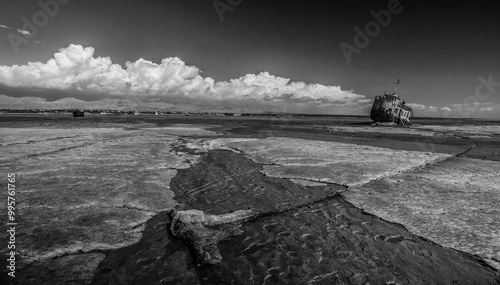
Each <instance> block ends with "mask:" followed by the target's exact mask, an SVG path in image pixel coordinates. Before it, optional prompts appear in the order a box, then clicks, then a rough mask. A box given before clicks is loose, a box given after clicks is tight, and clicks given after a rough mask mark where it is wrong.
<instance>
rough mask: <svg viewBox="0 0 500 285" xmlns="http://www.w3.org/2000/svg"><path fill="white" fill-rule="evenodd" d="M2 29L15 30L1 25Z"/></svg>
mask: <svg viewBox="0 0 500 285" xmlns="http://www.w3.org/2000/svg"><path fill="white" fill-rule="evenodd" d="M0 28H4V29H7V30H13V28H11V27H9V26H6V25H0Z"/></svg>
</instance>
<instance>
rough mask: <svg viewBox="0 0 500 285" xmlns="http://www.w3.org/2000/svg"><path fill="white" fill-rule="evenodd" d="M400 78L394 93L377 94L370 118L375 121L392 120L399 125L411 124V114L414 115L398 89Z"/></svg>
mask: <svg viewBox="0 0 500 285" xmlns="http://www.w3.org/2000/svg"><path fill="white" fill-rule="evenodd" d="M399 84H400V83H399V79H398V81H397V82H396V88H395V89H394V92H393V93H386V92H384V95H382V96H375V100H374V101H373V106H372V110H371V112H370V118H371V119H372V120H373V121H374V122H375V123H382V122H386V123H388V122H392V123H394V124H398V125H409V124H410V116H411V115H413V110H412V108H411V107H408V106H407V105H405V101H403V100H401V98H400V97H399V95H398V94H396V91H397V90H398V85H399Z"/></svg>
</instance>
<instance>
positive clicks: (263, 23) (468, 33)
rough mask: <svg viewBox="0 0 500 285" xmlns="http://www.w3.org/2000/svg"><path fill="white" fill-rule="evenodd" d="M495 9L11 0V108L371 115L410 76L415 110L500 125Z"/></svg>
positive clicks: (0, 7) (0, 38)
mask: <svg viewBox="0 0 500 285" xmlns="http://www.w3.org/2000/svg"><path fill="white" fill-rule="evenodd" d="M495 8H496V6H495V2H493V1H479V0H478V1H467V2H460V3H458V2H456V1H454V2H452V1H439V3H437V1H423V0H421V1H419V0H414V1H410V0H400V1H397V0H389V1H387V0H384V1H378V0H377V1H359V0H352V1H307V2H306V1H269V0H268V1H263V0H252V1H250V0H171V1H169V0H149V1H131V0H120V1H118V0H106V1H102V0H40V1H33V0H32V1H28V0H0V104H1V105H0V108H8V107H9V106H10V105H9V104H12V102H16V100H17V101H19V102H27V101H29V100H26V98H23V97H32V98H33V100H36V101H37V102H39V101H40V100H42V101H43V102H46V103H47V106H50V103H51V102H54V101H57V100H61V99H64V98H76V99H79V100H82V101H99V100H104V99H111V100H116V102H118V101H119V100H125V99H126V100H131V101H134V102H136V103H137V104H138V106H140V104H141V102H145V103H148V104H151V102H165V103H184V104H193V105H214V106H226V107H231V108H241V109H244V110H247V111H251V110H264V111H276V112H295V113H314V114H356V115H368V114H369V110H370V108H371V104H372V102H373V99H374V97H375V96H376V95H381V94H382V93H383V92H384V90H386V89H387V91H393V90H394V87H395V82H396V81H397V80H398V79H399V80H400V82H401V85H399V86H398V93H399V95H400V96H401V97H402V98H403V100H405V101H406V102H407V103H408V104H409V105H410V106H412V107H413V109H414V113H415V116H431V117H463V118H465V117H484V118H497V119H500V37H499V35H500V17H499V16H498V10H497V9H495ZM107 102H108V103H109V102H113V101H109V100H108V101H107ZM15 106H17V107H19V106H20V105H19V104H15ZM107 106H108V105H107ZM75 107H78V106H75Z"/></svg>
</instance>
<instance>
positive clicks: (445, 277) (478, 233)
mask: <svg viewBox="0 0 500 285" xmlns="http://www.w3.org/2000/svg"><path fill="white" fill-rule="evenodd" d="M413 132H415V133H418V132H419V130H416V131H412V133H413ZM2 133H3V134H7V136H4V138H3V139H2V141H1V148H2V158H1V160H2V172H4V171H5V172H7V171H9V172H12V171H16V172H17V173H19V174H20V178H21V179H20V181H19V186H18V187H19V189H20V192H19V196H18V198H19V199H20V204H19V205H18V206H19V218H20V221H19V222H20V223H22V225H23V227H22V228H20V232H19V235H18V240H19V248H20V250H19V253H20V255H21V256H20V260H21V263H20V267H19V268H18V272H17V273H18V278H16V280H15V281H16V283H18V284H65V283H68V282H72V283H75V284H88V283H94V284H176V283H184V284H262V283H264V284H271V283H278V284H306V283H309V282H310V283H312V284H343V283H345V284H368V283H370V284H380V283H382V284H386V283H387V284H413V283H416V284H454V283H458V284H498V282H499V279H498V278H499V277H498V271H497V270H495V269H494V268H493V267H491V266H490V265H492V266H496V264H495V260H498V231H497V230H496V229H498V224H497V221H496V220H495V219H494V217H495V216H498V213H497V212H495V209H496V208H495V207H494V205H495V204H497V205H498V203H497V202H496V201H498V196H499V193H498V186H496V185H498V183H497V179H498V176H495V173H494V172H493V169H496V168H495V167H496V164H495V163H497V162H495V161H486V160H479V159H470V158H466V153H465V152H467V151H468V150H469V149H467V148H462V147H460V148H449V149H451V150H453V151H450V152H448V153H439V152H436V153H435V152H430V151H429V152H425V151H418V150H417V151H415V150H404V149H399V150H391V149H388V148H383V147H379V146H378V145H376V146H368V145H362V143H360V141H354V140H353V141H350V140H347V139H344V134H341V135H339V136H338V138H335V137H334V136H335V133H328V134H326V135H325V134H321V135H318V136H317V137H318V138H319V137H325V136H328V138H332V140H333V141H327V140H320V141H317V140H305V139H304V138H310V137H311V136H308V135H303V136H302V137H300V135H297V134H295V135H294V136H299V137H295V138H283V137H268V138H262V137H261V138H259V139H256V138H255V136H253V137H252V136H243V138H242V137H241V136H240V138H235V137H234V136H233V137H231V134H230V132H229V133H227V132H226V134H228V135H226V136H224V135H222V134H221V133H216V132H213V131H207V127H206V126H202V127H197V126H193V125H190V126H188V125H184V126H179V125H176V126H168V127H163V126H162V127H155V126H151V125H145V126H141V127H140V128H121V127H117V128H111V127H109V126H107V127H104V128H79V129H64V128H45V129H41V128H32V129H29V128H24V129H21V128H18V129H8V128H4V129H2ZM34 134H36V135H34ZM278 135H279V134H278ZM426 135H427V134H424V135H422V137H425V136H426ZM491 136H493V139H495V138H496V137H494V136H495V135H494V134H493V135H491ZM478 139H482V140H486V138H478ZM335 140H337V141H335ZM339 140H341V141H342V142H339ZM464 140H469V138H467V139H464ZM440 143H441V144H442V141H441V142H440ZM368 144H369V143H368ZM457 145H458V144H457ZM389 147H390V145H389ZM443 149H444V148H443ZM474 150H475V149H474ZM470 152H472V151H470ZM4 153H5V155H4ZM467 153H469V152H467ZM456 155H459V156H462V157H461V158H456ZM301 166H302V167H304V168H301ZM472 166H475V168H474V167H472ZM301 170H302V171H301ZM477 173H482V175H479V176H478V175H477ZM21 189H22V191H21ZM2 195H3V194H2ZM2 207H4V206H2ZM461 208H462V209H463V210H462V211H460V209H461ZM173 209H175V211H176V212H183V211H190V210H198V211H203V213H204V214H203V215H204V216H203V219H206V218H205V217H215V218H210V219H216V220H217V219H218V220H221V221H223V222H221V223H212V224H211V223H205V224H204V225H203V226H196V227H198V228H199V229H201V231H204V230H205V229H206V230H207V231H210V232H224V231H228V230H231V231H232V234H230V235H222V237H223V238H221V240H220V241H218V242H217V243H216V247H217V251H218V252H219V253H220V256H221V259H220V262H218V263H214V264H205V265H202V266H196V263H197V261H198V262H199V261H200V260H199V258H198V257H199V256H198V255H199V253H197V252H196V251H194V250H193V243H191V244H190V239H189V238H190V237H192V235H191V236H190V235H187V238H186V237H184V238H183V237H180V238H179V237H178V236H176V235H175V233H173V232H172V225H171V224H172V222H173V220H172V219H173V218H175V217H174V211H172V210H173ZM363 209H364V210H363ZM238 211H251V215H250V217H245V219H241V220H236V221H235V220H228V223H224V221H225V220H224V219H223V218H220V219H219V218H218V217H225V216H224V215H232V213H238ZM210 215H213V216H210ZM198 218H199V217H197V219H198ZM193 225H194V224H193ZM188 229H190V228H188ZM2 231H3V232H5V231H4V229H3V228H2ZM174 231H175V229H174ZM2 238H4V236H2ZM202 249H203V247H202ZM473 254H475V255H473ZM485 261H486V262H488V264H487V263H485Z"/></svg>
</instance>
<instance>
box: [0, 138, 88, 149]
mask: <svg viewBox="0 0 500 285" xmlns="http://www.w3.org/2000/svg"><path fill="white" fill-rule="evenodd" d="M81 136H82V135H76V136H71V137H57V138H49V139H45V140H30V141H27V142H17V143H10V144H2V145H0V147H2V146H11V145H21V144H36V143H41V142H47V141H53V140H61V139H72V138H78V137H81Z"/></svg>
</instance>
